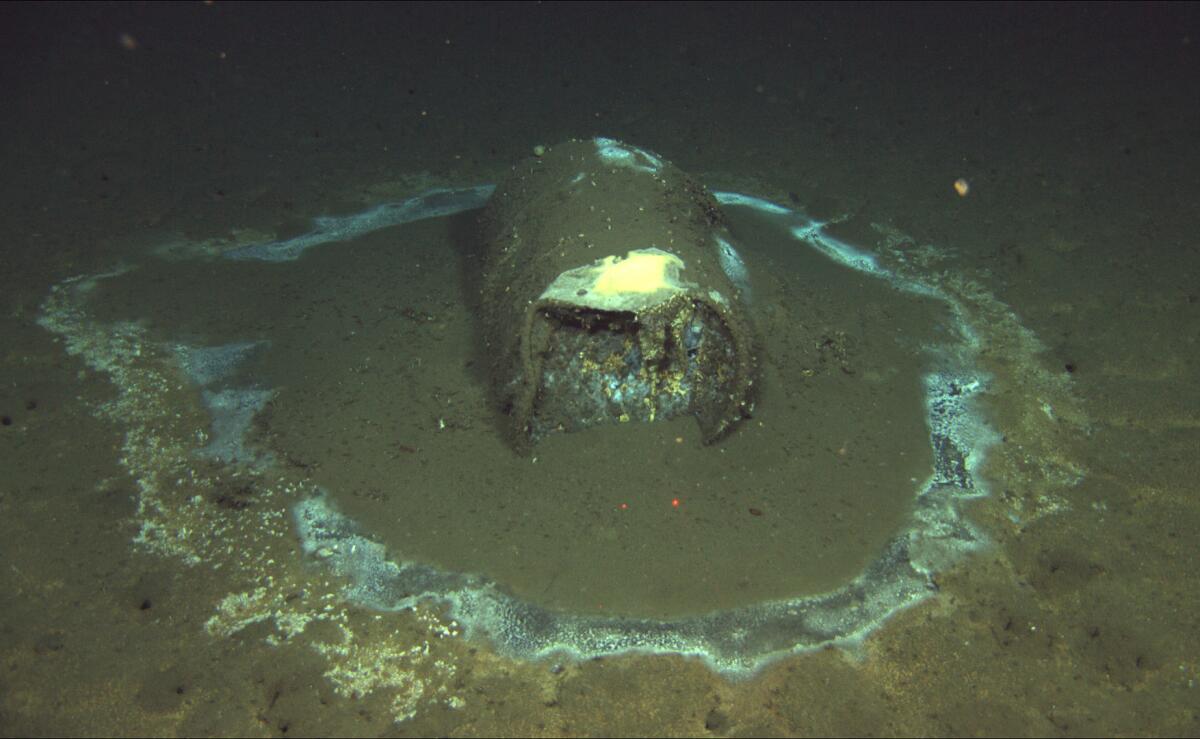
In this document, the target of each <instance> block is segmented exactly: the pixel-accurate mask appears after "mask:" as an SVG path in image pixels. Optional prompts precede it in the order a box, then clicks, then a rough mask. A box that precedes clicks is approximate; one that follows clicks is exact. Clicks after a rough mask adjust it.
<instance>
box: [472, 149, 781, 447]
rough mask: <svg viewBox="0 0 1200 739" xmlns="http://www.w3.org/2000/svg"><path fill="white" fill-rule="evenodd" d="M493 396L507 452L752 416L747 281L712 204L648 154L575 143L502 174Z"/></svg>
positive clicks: (491, 315)
mask: <svg viewBox="0 0 1200 739" xmlns="http://www.w3.org/2000/svg"><path fill="white" fill-rule="evenodd" d="M482 225H483V234H484V249H485V259H484V272H483V295H482V298H483V310H484V316H483V323H484V330H485V341H486V344H487V352H488V355H489V359H490V361H491V373H490V377H491V382H492V389H493V391H494V395H495V398H496V401H497V403H498V405H499V407H500V408H501V410H502V412H503V414H504V417H505V421H504V425H505V426H506V427H507V431H508V433H509V435H510V436H511V439H512V441H513V443H514V445H515V446H516V447H517V448H518V449H520V450H528V449H529V448H530V447H531V445H532V444H534V443H536V442H537V441H538V440H539V439H541V438H543V437H544V436H546V435H547V434H551V433H556V432H570V431H579V430H582V429H586V428H589V427H593V426H597V425H601V424H615V423H628V422H649V421H654V420H656V419H662V418H671V417H676V416H681V415H685V414H686V415H693V416H695V417H696V419H697V421H698V422H699V425H700V429H701V432H702V436H703V438H704V440H705V441H706V442H711V441H713V440H715V439H718V438H720V437H721V436H722V435H724V434H725V433H727V432H728V431H730V430H731V429H732V428H733V427H734V426H735V425H736V424H737V423H738V421H740V420H741V419H743V418H745V417H747V416H748V415H749V414H750V412H751V411H752V410H753V407H754V392H755V380H756V376H757V364H758V360H757V351H758V341H757V340H756V337H755V333H754V329H753V327H752V325H751V321H750V319H749V316H748V315H747V307H746V302H747V298H748V295H749V288H748V285H747V282H746V275H745V268H744V267H743V266H742V262H741V260H740V258H739V257H738V255H737V251H736V249H735V248H734V246H733V243H732V237H731V236H730V234H729V232H728V230H727V229H726V227H725V224H724V216H723V214H722V212H721V210H720V208H719V207H718V205H717V203H716V201H715V200H714V199H713V198H712V196H711V195H710V194H709V192H708V191H707V190H706V189H705V188H704V187H703V186H701V185H700V184H699V183H698V182H697V181H696V180H694V179H692V178H691V177H689V176H688V175H686V174H685V173H683V172H682V171H681V170H680V169H679V168H677V167H675V166H674V165H672V164H670V163H669V162H666V161H663V160H662V159H661V158H659V157H658V156H656V155H654V154H652V153H651V152H648V151H645V150H643V149H639V148H637V147H633V146H628V145H626V144H622V143H620V142H617V141H613V140H611V139H594V140H590V141H570V142H567V143H564V144H561V145H559V146H556V147H553V148H552V149H549V150H547V151H545V152H543V153H542V155H541V156H536V157H532V158H530V159H527V160H525V161H523V162H520V163H519V164H517V165H516V166H514V167H513V170H512V173H511V174H510V175H509V176H508V177H507V178H505V179H504V180H503V181H501V182H500V183H499V184H498V186H497V188H496V191H495V194H494V195H493V196H492V198H491V200H490V202H489V204H488V206H487V208H486V210H485V211H484V214H483V216H482Z"/></svg>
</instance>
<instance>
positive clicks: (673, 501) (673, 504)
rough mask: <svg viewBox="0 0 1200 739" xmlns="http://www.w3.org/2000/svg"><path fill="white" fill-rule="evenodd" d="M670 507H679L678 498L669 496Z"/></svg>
mask: <svg viewBox="0 0 1200 739" xmlns="http://www.w3.org/2000/svg"><path fill="white" fill-rule="evenodd" d="M671 507H672V508H678V507H679V498H671Z"/></svg>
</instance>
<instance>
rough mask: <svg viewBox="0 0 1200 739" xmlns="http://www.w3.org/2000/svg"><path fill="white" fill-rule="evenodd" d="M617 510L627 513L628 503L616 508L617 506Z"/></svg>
mask: <svg viewBox="0 0 1200 739" xmlns="http://www.w3.org/2000/svg"><path fill="white" fill-rule="evenodd" d="M617 508H620V509H621V510H623V511H627V510H629V504H628V503H622V504H620V505H618V506H617Z"/></svg>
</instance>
